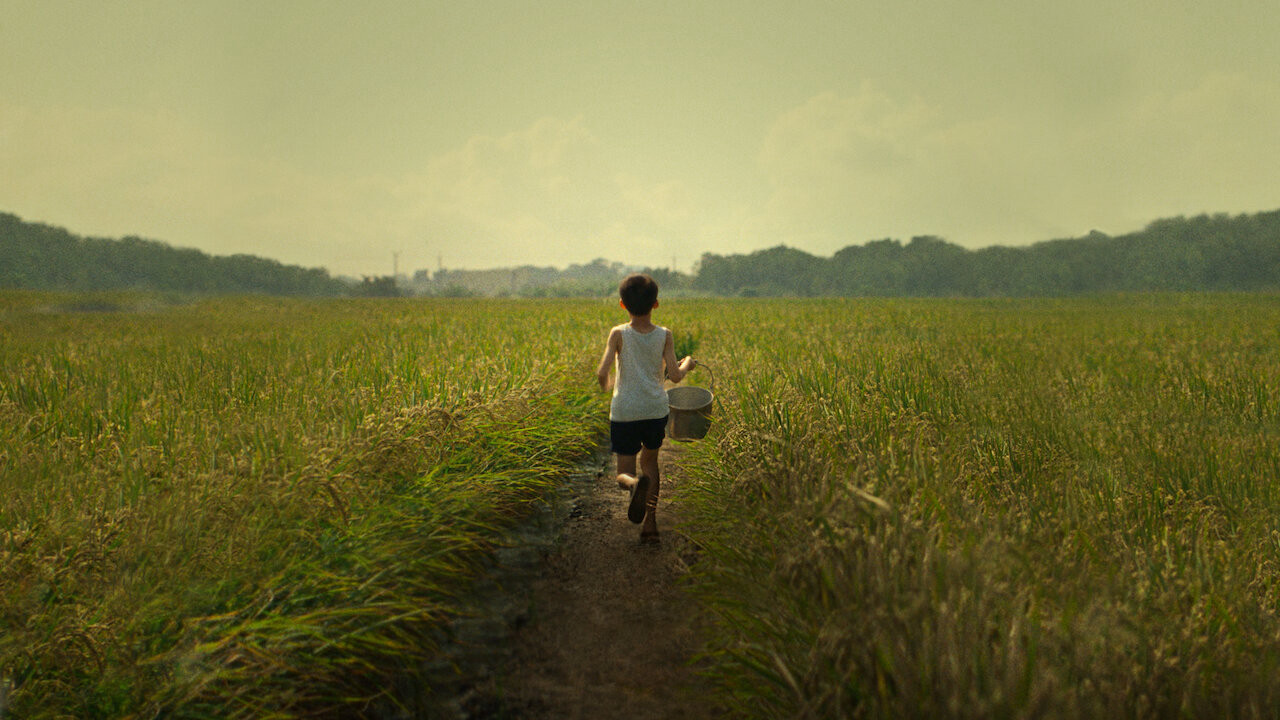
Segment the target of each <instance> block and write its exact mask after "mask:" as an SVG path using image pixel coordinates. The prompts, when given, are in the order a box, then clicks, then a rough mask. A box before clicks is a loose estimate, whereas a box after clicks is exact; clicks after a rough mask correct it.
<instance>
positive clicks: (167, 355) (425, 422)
mask: <svg viewBox="0 0 1280 720" xmlns="http://www.w3.org/2000/svg"><path fill="white" fill-rule="evenodd" d="M85 303H89V305H86V304H85ZM90 305H91V306H92V307H90ZM137 307H139V305H138V303H136V302H133V299H126V300H125V301H121V300H120V299H119V298H114V297H113V298H105V299H104V298H101V297H95V298H90V299H87V300H86V299H83V298H59V297H56V296H40V295H31V294H15V295H13V296H11V297H8V298H6V300H5V303H4V306H3V309H2V311H0V340H2V342H0V468H3V475H2V477H0V488H3V490H2V492H3V497H4V500H3V502H2V503H0V555H3V561H0V632H2V634H0V684H3V689H2V690H0V698H2V699H0V704H3V705H6V706H7V710H8V712H10V713H12V714H13V715H14V716H18V717H57V716H74V717H95V716H101V717H115V716H121V715H127V714H133V713H139V714H142V715H151V714H155V713H160V714H164V715H166V716H173V717H263V716H268V715H271V716H279V717H287V716H293V715H308V714H311V713H314V712H326V713H330V714H338V715H353V714H359V713H365V712H373V711H374V710H376V709H377V708H379V707H381V708H384V709H385V708H387V707H394V704H395V702H396V701H397V699H396V698H394V697H388V696H387V695H386V694H385V693H386V692H387V688H390V687H392V686H393V684H392V683H391V682H390V681H391V680H393V679H396V678H398V677H400V676H404V675H406V674H407V675H410V676H411V675H412V673H413V672H414V671H415V668H416V663H418V662H421V661H422V660H424V659H426V658H429V657H431V656H432V655H433V653H434V650H435V648H436V645H437V643H438V642H439V641H440V639H441V636H440V634H439V630H440V624H441V621H442V620H443V619H445V618H447V617H450V616H452V615H454V614H456V613H459V612H464V611H465V610H466V607H465V591H466V588H467V583H468V579H469V578H470V576H471V575H472V574H473V573H474V572H475V570H476V568H477V567H478V565H479V564H480V563H481V562H482V561H483V558H484V555H485V552H486V551H487V550H488V549H489V548H491V547H492V544H493V543H494V542H495V541H497V540H498V538H499V536H500V532H501V530H502V528H504V527H506V526H509V525H510V524H511V523H513V522H515V521H516V520H518V519H519V518H520V517H522V516H524V515H525V514H527V512H528V511H529V509H530V508H531V507H532V504H533V503H536V502H539V501H540V499H541V498H542V497H544V496H545V493H546V491H547V490H548V489H549V488H551V487H554V486H555V485H557V484H558V483H559V482H560V481H561V478H562V477H563V475H564V473H565V472H566V470H567V468H570V467H571V466H572V465H573V463H574V462H575V461H576V460H577V459H578V458H581V457H583V456H585V455H587V454H589V453H591V452H593V451H594V450H595V446H596V442H597V436H598V433H599V432H600V429H601V423H602V421H603V419H604V416H603V415H601V407H602V406H601V400H600V398H599V397H598V396H596V395H595V394H594V392H593V388H592V382H593V378H592V373H591V369H592V367H593V364H594V360H595V357H596V354H597V353H598V349H597V348H596V344H597V343H598V336H599V335H600V333H601V328H602V327H605V326H606V323H607V322H608V319H607V315H606V314H605V313H607V310H605V313H602V312H601V309H602V306H600V305H599V304H583V303H578V304H576V305H566V304H556V303H544V304H542V305H540V306H537V307H534V306H519V307H514V306H507V307H503V306H499V305H497V304H495V303H472V302H425V303H414V302H373V301H370V302H355V301H346V302H339V301H334V302H314V303H308V302H293V301H278V300H267V299H229V300H219V301H209V302H202V303H199V304H195V305H190V306H181V305H165V304H163V303H148V304H145V307H147V308H149V309H147V310H145V311H142V312H138V311H136V308H137ZM77 308H81V309H83V308H89V309H90V310H92V311H91V312H82V311H81V312H77V311H74V310H76V309H77ZM499 308H502V311H501V313H499V314H498V316H495V310H496V309H499ZM67 309H71V310H73V312H66V310H67ZM120 309H124V310H126V311H124V312H116V311H115V310H120ZM343 708H345V710H344V709H343ZM0 714H2V713H0Z"/></svg>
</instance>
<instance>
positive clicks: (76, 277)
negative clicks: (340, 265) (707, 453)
mask: <svg viewBox="0 0 1280 720" xmlns="http://www.w3.org/2000/svg"><path fill="white" fill-rule="evenodd" d="M627 271H628V269H627V268H624V267H623V266H622V265H620V264H618V263H608V262H606V261H604V260H602V259H597V260H594V261H592V262H591V263H588V264H585V265H574V266H571V267H570V268H569V269H567V270H556V269H555V268H534V267H521V268H507V269H497V270H483V271H458V270H442V271H439V272H437V273H436V276H435V277H432V276H431V275H430V274H429V273H426V271H420V272H419V273H418V275H415V276H414V278H413V279H412V280H411V281H410V280H408V279H407V278H406V279H405V280H406V281H405V282H401V281H400V280H399V279H396V278H392V277H390V276H387V277H379V278H365V279H364V281H363V282H359V283H357V282H354V281H350V282H348V281H344V280H343V279H340V278H334V277H331V276H330V275H329V273H328V271H326V270H324V269H322V268H302V267H299V266H296V265H284V264H281V263H279V262H277V261H275V260H269V259H265V258H260V257H256V256H252V255H232V256H227V257H216V256H210V255H207V254H205V253H203V252H201V251H199V250H190V249H180V248H174V247H171V246H169V245H167V244H165V243H162V242H157V241H154V240H144V239H142V238H138V237H126V238H123V239H121V240H109V239H102V238H84V237H79V236H76V235H73V234H71V233H69V232H67V231H66V230H63V229H61V228H57V227H50V226H48V225H42V224H35V223H26V222H23V221H22V220H21V219H19V218H18V217H16V216H14V215H9V214H4V213H0V287H16V288H30V289H60V290H113V289H121V288H141V289H154V290H169V291H179V292H196V293H211V294H212V293H246V292H250V293H268V294H277V295H401V294H432V295H509V296H526V297H537V296H557V295H593V296H599V295H608V294H612V292H613V291H614V289H615V288H616V287H617V280H618V278H620V277H621V276H622V275H623V274H624V273H625V272H627ZM645 271H646V272H649V273H650V274H652V275H654V277H655V278H656V279H657V280H658V282H659V283H660V284H661V286H662V287H663V289H664V291H676V292H679V293H697V294H708V295H725V296H969V297H987V296H1022V295H1073V294H1082V293H1107V292H1144V291H1257V290H1280V210H1276V211H1272V212H1264V213H1257V214H1253V215H1237V216H1229V215H1225V214H1217V215H1198V216H1195V217H1191V218H1187V217H1176V218H1169V219H1163V220H1157V221H1155V222H1152V223H1151V224H1149V225H1148V226H1147V227H1146V228H1144V229H1142V230H1141V231H1138V232H1135V233H1130V234H1127V235H1120V236H1115V237H1112V236H1109V235H1106V234H1104V233H1100V232H1096V231H1095V232H1091V233H1089V234H1088V235H1086V236H1084V237H1078V238H1067V239H1060V240H1050V241H1047V242H1041V243H1036V244H1034V245H1029V246H1025V247H1005V246H995V247H987V248H982V249H980V250H968V249H966V248H963V247H960V246H959V245H955V244H952V243H949V242H947V241H945V240H943V239H942V238H939V237H935V236H931V235H926V236H917V237H913V238H911V240H910V241H909V242H907V243H902V242H901V241H899V240H896V239H892V238H887V239H883V240H874V241H871V242H868V243H865V244H863V245H850V246H848V247H845V248H844V249H842V250H839V251H838V252H836V253H835V254H834V255H832V256H831V257H829V258H825V257H820V256H816V255H812V254H809V253H807V252H804V251H802V250H797V249H795V248H788V247H785V246H778V247H774V248H769V249H766V250H760V251H757V252H752V253H747V254H735V255H716V254H706V255H703V256H702V259H701V261H700V262H699V264H698V268H697V270H696V271H695V272H694V273H693V274H685V273H679V272H675V271H672V270H669V269H664V268H646V269H645Z"/></svg>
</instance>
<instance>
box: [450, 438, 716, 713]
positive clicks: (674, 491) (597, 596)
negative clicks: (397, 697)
mask: <svg viewBox="0 0 1280 720" xmlns="http://www.w3.org/2000/svg"><path fill="white" fill-rule="evenodd" d="M682 451H683V448H682V447H681V446H680V444H679V443H673V442H670V441H668V442H667V443H665V444H664V447H663V450H662V455H661V460H660V462H661V466H662V469H663V472H664V476H663V478H662V494H661V496H660V501H659V507H658V526H659V529H660V530H661V531H662V538H661V542H660V543H659V544H656V545H654V544H641V542H640V540H639V535H640V526H639V525H633V524H631V523H630V522H628V521H627V517H626V511H627V500H628V496H627V493H626V492H625V491H623V490H620V489H618V487H617V484H616V483H615V482H614V481H613V472H612V462H611V461H610V462H609V465H608V466H607V467H602V468H601V471H600V472H599V473H598V474H597V481H596V482H594V483H591V484H590V485H589V486H588V487H585V488H584V489H583V490H582V491H581V496H580V497H579V498H578V499H577V504H576V505H575V506H574V507H573V509H572V511H571V513H570V516H569V519H568V520H567V521H566V523H567V524H566V527H565V529H564V534H563V541H562V544H561V546H560V547H559V549H558V550H557V551H556V552H554V553H552V554H551V555H550V556H549V557H548V558H547V562H546V567H545V570H544V572H543V574H542V575H541V576H540V577H539V578H538V579H537V580H535V581H534V583H533V586H532V588H531V594H532V596H531V611H530V614H529V619H528V621H527V623H525V624H524V626H523V627H521V628H520V629H519V630H518V631H517V633H516V635H515V637H514V638H513V639H512V643H513V645H514V647H513V651H512V656H511V659H510V660H509V661H508V662H507V663H506V665H505V666H504V667H502V668H497V669H496V672H495V674H494V676H493V677H491V678H490V679H489V680H488V681H487V684H486V686H485V687H484V688H481V689H480V692H479V693H478V694H477V695H476V696H475V697H474V698H473V700H472V702H471V703H470V704H471V708H470V711H471V717H473V718H487V719H497V718H548V719H549V718H556V719H557V720H559V719H581V720H596V719H597V718H619V719H631V718H635V719H637V720H649V719H653V720H657V719H667V718H713V717H717V716H719V715H720V714H721V713H720V712H718V711H717V710H716V708H715V707H712V706H709V705H708V701H707V696H708V694H707V692H706V691H705V687H704V686H703V685H702V682H703V681H702V679H701V678H700V677H699V675H698V674H697V670H696V669H695V668H694V667H692V666H691V664H690V663H691V662H692V660H693V657H694V655H695V654H696V652H697V651H698V649H699V647H700V638H699V618H698V613H697V608H696V606H695V605H694V603H693V602H692V601H691V600H689V599H688V598H687V597H685V595H684V593H683V591H682V590H681V589H680V588H679V587H677V585H678V583H679V580H680V577H681V575H683V574H684V573H685V572H686V568H687V567H688V563H690V562H693V561H694V554H693V550H692V548H691V546H690V545H689V544H688V543H687V541H685V540H684V539H683V537H682V536H681V535H680V534H679V532H678V528H679V518H678V517H675V516H674V513H673V512H672V510H671V500H672V498H674V497H678V496H679V492H680V480H681V477H680V473H679V471H678V469H676V467H675V464H676V462H677V461H678V458H679V455H680V453H681V452H682Z"/></svg>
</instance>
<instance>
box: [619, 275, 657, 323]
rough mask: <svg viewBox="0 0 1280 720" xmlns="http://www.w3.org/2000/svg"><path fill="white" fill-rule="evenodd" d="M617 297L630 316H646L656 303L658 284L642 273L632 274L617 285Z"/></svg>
mask: <svg viewBox="0 0 1280 720" xmlns="http://www.w3.org/2000/svg"><path fill="white" fill-rule="evenodd" d="M618 297H621V298H622V305H623V306H624V307H625V308H626V309H627V312H629V313H631V314H632V315H648V314H649V313H650V312H652V311H653V306H654V304H656V303H657V302H658V283H657V281H656V280H654V279H653V278H651V277H649V276H648V275H645V274H644V273H632V274H630V275H628V276H626V277H624V278H622V282H620V283H618Z"/></svg>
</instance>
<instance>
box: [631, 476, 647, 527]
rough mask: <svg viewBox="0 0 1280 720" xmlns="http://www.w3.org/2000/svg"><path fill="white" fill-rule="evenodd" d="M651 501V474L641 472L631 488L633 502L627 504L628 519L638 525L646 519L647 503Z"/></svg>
mask: <svg viewBox="0 0 1280 720" xmlns="http://www.w3.org/2000/svg"><path fill="white" fill-rule="evenodd" d="M648 501H649V476H648V475H645V474H644V473H640V477H638V478H636V484H635V485H634V486H632V488H631V503H630V504H629V505H628V506H627V519H628V520H630V521H631V522H633V523H636V524H637V525H638V524H640V523H641V522H643V521H644V516H645V505H646V504H647V503H648Z"/></svg>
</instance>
